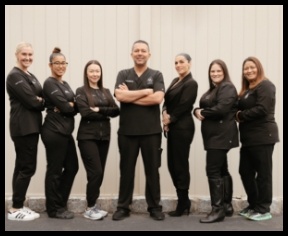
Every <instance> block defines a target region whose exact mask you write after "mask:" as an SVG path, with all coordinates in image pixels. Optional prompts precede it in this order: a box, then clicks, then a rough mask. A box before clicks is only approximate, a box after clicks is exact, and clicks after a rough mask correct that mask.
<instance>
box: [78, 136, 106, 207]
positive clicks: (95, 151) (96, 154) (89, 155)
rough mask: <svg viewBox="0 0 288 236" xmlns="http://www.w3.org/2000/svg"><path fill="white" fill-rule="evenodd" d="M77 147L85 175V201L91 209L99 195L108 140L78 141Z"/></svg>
mask: <svg viewBox="0 0 288 236" xmlns="http://www.w3.org/2000/svg"><path fill="white" fill-rule="evenodd" d="M78 147H79V149H80V152H81V158H82V161H83V164H84V167H85V170H86V174H87V181H88V182H87V186H86V200H87V206H88V207H92V206H94V205H95V204H96V201H97V199H98V197H99V195H100V187H101V185H102V181H103V176H104V170H105V165H106V160H107V154H108V149H109V141H108V140H104V141H103V140H79V141H78Z"/></svg>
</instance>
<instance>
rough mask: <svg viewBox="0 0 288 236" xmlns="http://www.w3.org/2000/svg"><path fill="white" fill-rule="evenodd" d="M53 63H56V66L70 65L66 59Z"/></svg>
mask: <svg viewBox="0 0 288 236" xmlns="http://www.w3.org/2000/svg"><path fill="white" fill-rule="evenodd" d="M51 64H53V65H55V66H60V65H61V66H67V65H68V62H66V61H62V62H60V61H55V62H51Z"/></svg>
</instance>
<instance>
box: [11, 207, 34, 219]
mask: <svg viewBox="0 0 288 236" xmlns="http://www.w3.org/2000/svg"><path fill="white" fill-rule="evenodd" d="M8 220H16V221H31V220H35V217H34V215H32V214H29V213H27V212H25V211H23V210H22V208H21V209H19V210H17V211H14V212H11V211H8Z"/></svg>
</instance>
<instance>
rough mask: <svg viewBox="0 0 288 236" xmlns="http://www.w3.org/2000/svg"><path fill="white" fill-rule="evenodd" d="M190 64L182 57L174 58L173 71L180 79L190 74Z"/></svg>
mask: <svg viewBox="0 0 288 236" xmlns="http://www.w3.org/2000/svg"><path fill="white" fill-rule="evenodd" d="M190 67H191V63H190V62H189V61H188V60H187V58H185V57H184V56H182V55H179V56H177V57H176V58H175V69H176V71H177V72H178V74H179V76H180V77H181V78H183V77H185V76H186V75H187V74H188V73H189V72H190Z"/></svg>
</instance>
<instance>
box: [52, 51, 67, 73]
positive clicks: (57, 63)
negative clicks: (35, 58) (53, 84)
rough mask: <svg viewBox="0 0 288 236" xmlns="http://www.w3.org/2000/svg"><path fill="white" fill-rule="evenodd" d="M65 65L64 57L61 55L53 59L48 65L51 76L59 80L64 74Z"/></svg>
mask: <svg viewBox="0 0 288 236" xmlns="http://www.w3.org/2000/svg"><path fill="white" fill-rule="evenodd" d="M67 65H68V64H67V62H66V60H65V57H64V56H61V55H59V56H56V57H54V58H53V61H52V62H51V63H50V64H49V66H50V68H51V71H52V75H53V76H55V77H57V78H61V77H62V76H63V75H64V74H65V72H66V68H67Z"/></svg>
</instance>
